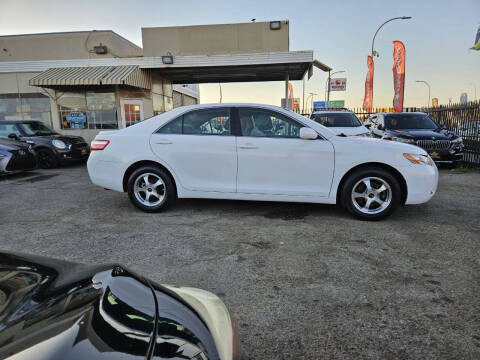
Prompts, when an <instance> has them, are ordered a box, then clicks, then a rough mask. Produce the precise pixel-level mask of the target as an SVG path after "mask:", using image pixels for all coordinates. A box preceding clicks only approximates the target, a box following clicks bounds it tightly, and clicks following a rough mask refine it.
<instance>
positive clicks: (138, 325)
mask: <svg viewBox="0 0 480 360" xmlns="http://www.w3.org/2000/svg"><path fill="white" fill-rule="evenodd" d="M154 294H156V295H155V296H154ZM200 354H203V356H205V357H207V358H208V359H218V358H219V356H218V353H217V350H216V347H215V343H214V340H213V338H212V336H211V334H210V332H209V330H208V327H207V326H206V324H205V323H204V321H203V320H202V319H201V318H200V317H199V316H198V314H197V313H196V312H195V310H194V309H193V307H191V306H190V305H189V304H188V303H187V302H186V301H185V300H184V299H182V298H180V297H179V296H178V295H176V294H175V293H173V292H172V291H171V290H169V289H166V288H164V287H162V286H159V285H156V284H152V283H151V282H150V281H148V280H146V279H144V278H142V277H140V276H138V275H136V274H134V273H133V272H131V271H129V270H127V269H125V268H124V267H122V266H120V265H102V266H85V265H81V264H76V263H71V262H66V261H60V260H55V259H50V258H44V257H39V256H31V255H24V254H11V253H0V358H1V359H9V358H10V359H21V360H23V359H32V358H35V359H37V360H47V359H48V360H52V359H119V358H121V359H125V360H128V359H139V358H150V357H154V358H155V359H193V358H195V356H200ZM199 358H200V359H201V357H199ZM195 359H196V358H195Z"/></svg>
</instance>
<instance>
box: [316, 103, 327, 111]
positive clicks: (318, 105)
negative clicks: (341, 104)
mask: <svg viewBox="0 0 480 360" xmlns="http://www.w3.org/2000/svg"><path fill="white" fill-rule="evenodd" d="M326 108H327V103H326V102H325V101H314V102H313V110H325V109H326Z"/></svg>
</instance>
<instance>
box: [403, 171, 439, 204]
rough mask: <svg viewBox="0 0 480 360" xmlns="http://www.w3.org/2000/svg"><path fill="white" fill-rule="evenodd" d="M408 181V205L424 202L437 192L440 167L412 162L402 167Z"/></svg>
mask: <svg viewBox="0 0 480 360" xmlns="http://www.w3.org/2000/svg"><path fill="white" fill-rule="evenodd" d="M401 173H402V175H403V176H404V178H405V181H406V183H407V199H406V201H405V204H406V205H410V204H423V203H426V202H427V201H429V200H430V199H431V198H432V197H433V196H434V195H435V193H436V192H437V187H438V169H437V167H436V166H435V165H419V164H411V165H408V166H405V167H403V168H402V171H401Z"/></svg>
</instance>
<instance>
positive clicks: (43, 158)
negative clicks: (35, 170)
mask: <svg viewBox="0 0 480 360" xmlns="http://www.w3.org/2000/svg"><path fill="white" fill-rule="evenodd" d="M37 157H38V165H39V166H40V167H41V168H42V169H53V168H56V167H57V166H58V161H57V158H56V157H55V155H53V153H52V152H51V151H50V150H48V149H40V150H37Z"/></svg>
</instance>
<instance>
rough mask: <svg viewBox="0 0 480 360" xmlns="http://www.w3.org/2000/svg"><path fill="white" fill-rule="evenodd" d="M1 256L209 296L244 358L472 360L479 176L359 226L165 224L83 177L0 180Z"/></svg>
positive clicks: (256, 206)
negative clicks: (125, 269)
mask: <svg viewBox="0 0 480 360" xmlns="http://www.w3.org/2000/svg"><path fill="white" fill-rule="evenodd" d="M0 204H1V206H0V219H1V221H0V237H1V239H2V240H1V244H2V248H3V249H6V250H13V251H23V252H29V253H35V254H41V255H50V256H53V257H58V258H62V259H68V260H73V261H77V262H84V263H104V262H119V263H122V264H125V265H127V266H129V267H131V268H132V269H133V270H135V271H138V272H140V273H143V274H145V275H146V276H148V277H150V278H152V279H154V280H156V281H158V282H162V283H171V284H178V285H184V286H195V287H200V288H203V289H206V290H209V291H212V292H214V293H216V294H218V295H219V296H220V297H221V298H222V299H223V300H224V302H225V303H226V304H227V306H228V308H229V309H230V311H231V313H232V315H233V318H234V319H235V321H236V322H237V324H238V328H239V331H240V337H241V341H242V345H243V347H244V349H245V350H246V352H247V353H248V354H249V355H250V358H252V359H319V358H328V359H331V358H338V359H344V358H357V359H358V358H369V359H371V358H402V359H407V358H408V359H425V358H428V359H438V358H442V359H445V358H452V359H453V358H462V359H473V358H479V357H480V325H479V324H480V318H479V313H480V305H479V301H478V297H479V294H480V277H479V274H480V257H479V254H480V240H479V237H480V236H479V232H480V224H479V222H478V221H479V219H480V173H479V172H469V173H466V174H454V173H452V172H450V171H449V170H442V171H441V174H440V184H439V191H438V194H437V195H436V196H435V197H434V198H433V200H432V201H431V202H429V203H427V204H423V205H419V206H408V207H404V208H401V209H399V210H398V211H397V212H396V213H395V214H394V215H393V216H392V217H391V218H389V219H386V220H384V221H381V222H374V223H372V222H361V221H358V220H355V219H353V218H351V217H350V216H349V215H348V214H346V212H344V211H342V210H340V209H338V208H336V207H335V206H327V205H315V204H287V203H266V202H235V201H214V200H183V201H179V202H178V203H177V204H176V205H175V207H173V208H172V209H170V210H169V211H167V212H165V213H162V214H146V213H142V212H140V211H139V210H137V209H135V208H134V207H133V205H132V204H131V203H130V201H129V199H128V197H127V195H126V194H121V193H116V192H113V191H106V190H103V189H101V188H99V187H96V186H93V185H92V184H91V183H90V181H89V179H88V175H87V171H86V168H85V167H84V166H70V167H66V168H60V169H54V170H48V171H47V170H41V171H35V172H31V173H27V174H24V175H17V176H12V177H7V178H0Z"/></svg>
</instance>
